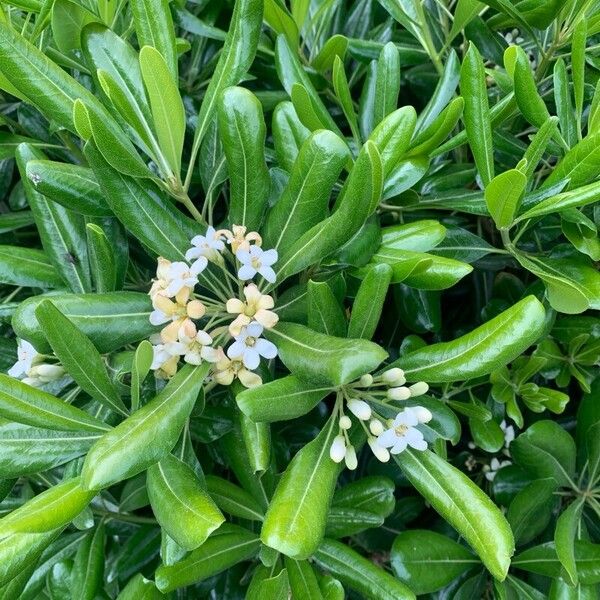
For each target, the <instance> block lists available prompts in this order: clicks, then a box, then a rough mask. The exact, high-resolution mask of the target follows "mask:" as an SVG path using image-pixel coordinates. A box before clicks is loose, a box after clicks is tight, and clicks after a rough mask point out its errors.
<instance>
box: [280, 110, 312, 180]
mask: <svg viewBox="0 0 600 600" xmlns="http://www.w3.org/2000/svg"><path fill="white" fill-rule="evenodd" d="M309 135H310V131H309V130H308V129H307V128H306V127H304V125H302V123H301V122H300V119H299V118H298V115H297V113H296V109H295V108H294V105H293V104H292V103H291V102H280V103H279V104H278V105H277V106H276V107H275V110H274V111H273V143H274V146H275V154H276V155H277V162H278V163H279V165H280V167H281V168H282V169H284V170H286V171H287V172H288V173H291V172H292V169H293V167H294V163H295V161H296V158H297V157H298V153H299V152H300V147H301V146H302V144H303V143H304V141H305V140H306V139H307V138H308V136H309Z"/></svg>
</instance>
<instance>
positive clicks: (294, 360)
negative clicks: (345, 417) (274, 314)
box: [265, 322, 387, 386]
mask: <svg viewBox="0 0 600 600" xmlns="http://www.w3.org/2000/svg"><path fill="white" fill-rule="evenodd" d="M265 335H266V336H267V337H268V338H269V339H270V340H271V341H273V343H274V344H275V345H276V346H277V348H278V351H279V357H280V358H281V360H282V362H283V363H284V364H285V365H286V366H287V368H288V369H289V370H290V371H291V372H292V374H294V375H296V376H298V377H301V378H303V379H307V380H309V381H312V382H315V383H322V384H324V385H332V386H335V385H342V384H344V383H348V382H350V381H353V380H354V379H357V378H358V377H360V376H361V375H363V374H364V373H368V372H370V371H372V370H373V369H375V368H376V367H377V365H379V364H380V363H381V362H382V361H383V360H384V359H385V358H386V356H387V353H386V352H385V350H383V348H381V347H380V346H378V345H377V344H374V343H373V342H370V341H367V340H354V339H344V338H336V337H332V336H328V335H324V334H322V333H317V332H315V331H313V330H311V329H309V328H308V327H304V326H303V325H298V324H296V323H281V322H280V323H278V325H277V327H276V328H275V329H271V330H269V331H268V332H265Z"/></svg>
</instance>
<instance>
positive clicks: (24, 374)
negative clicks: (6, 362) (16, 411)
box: [7, 340, 65, 387]
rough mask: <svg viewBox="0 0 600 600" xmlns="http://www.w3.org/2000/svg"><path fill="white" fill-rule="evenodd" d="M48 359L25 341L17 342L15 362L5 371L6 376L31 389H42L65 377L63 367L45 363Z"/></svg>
mask: <svg viewBox="0 0 600 600" xmlns="http://www.w3.org/2000/svg"><path fill="white" fill-rule="evenodd" d="M47 358H49V357H47V356H46V355H44V354H39V353H38V351H37V350H36V349H35V348H34V347H33V346H32V345H31V344H30V343H29V342H27V341H26V340H18V341H17V362H16V363H15V364H14V365H13V366H12V367H11V368H10V369H9V370H8V371H7V373H8V375H10V376H11V377H15V378H16V379H20V380H21V381H22V382H23V383H26V384H27V385H31V386H33V387H42V386H44V385H46V384H47V383H50V382H52V381H56V380H58V379H60V378H61V377H63V376H64V375H65V370H64V369H63V367H62V366H61V365H59V364H56V363H47V362H45V361H46V359H47Z"/></svg>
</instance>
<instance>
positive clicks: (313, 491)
mask: <svg viewBox="0 0 600 600" xmlns="http://www.w3.org/2000/svg"><path fill="white" fill-rule="evenodd" d="M337 432H338V426H337V419H336V418H334V417H332V418H330V419H329V422H328V423H327V425H326V426H325V428H324V429H323V430H322V431H321V432H320V433H319V435H318V436H317V437H316V438H315V439H314V440H313V441H312V442H310V443H308V444H307V445H306V446H304V447H303V448H302V449H301V450H300V451H299V452H298V453H297V454H296V456H294V458H293V459H292V461H291V462H290V463H289V465H288V466H287V468H286V470H285V472H284V474H283V476H282V478H281V480H280V481H279V484H278V485H277V488H276V489H275V493H274V494H273V498H272V500H271V503H270V504H269V508H268V510H267V514H266V516H265V520H264V523H263V527H262V530H261V535H260V537H261V540H262V542H263V543H264V544H265V545H267V546H269V547H270V548H274V549H275V550H277V551H278V552H281V553H282V554H285V555H286V556H289V557H291V558H295V559H298V560H301V559H305V558H308V557H309V556H311V555H312V554H313V553H314V552H315V550H316V549H317V548H318V546H319V544H320V543H321V541H322V540H323V536H324V534H325V525H326V521H327V511H328V509H329V505H330V504H331V499H332V497H333V492H334V490H335V485H336V482H337V478H338V475H339V474H340V471H341V469H342V467H341V465H339V464H337V463H335V462H333V460H331V458H330V457H329V448H330V447H331V443H332V442H333V438H334V437H335V436H336V435H337Z"/></svg>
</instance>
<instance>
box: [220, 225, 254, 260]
mask: <svg viewBox="0 0 600 600" xmlns="http://www.w3.org/2000/svg"><path fill="white" fill-rule="evenodd" d="M247 231H248V228H247V227H245V226H244V225H233V227H232V228H231V231H229V230H228V229H221V230H219V231H218V232H217V233H222V234H223V235H224V236H225V237H226V238H227V243H228V244H230V245H231V251H232V252H233V253H234V254H235V253H236V252H237V251H238V250H239V249H242V250H250V246H251V244H254V245H255V246H262V238H261V237H260V235H259V234H258V232H256V231H249V232H248V233H246V232H247Z"/></svg>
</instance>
